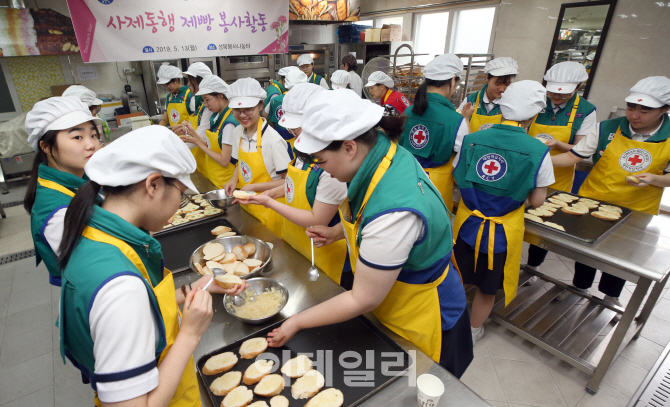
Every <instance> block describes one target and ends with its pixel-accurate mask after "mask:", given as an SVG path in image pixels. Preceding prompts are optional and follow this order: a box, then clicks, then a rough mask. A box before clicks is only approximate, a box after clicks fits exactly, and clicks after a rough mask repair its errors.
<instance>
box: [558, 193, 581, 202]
mask: <svg viewBox="0 0 670 407" xmlns="http://www.w3.org/2000/svg"><path fill="white" fill-rule="evenodd" d="M556 198H558V199H560V200H563V201H565V202H572V201H576V200H578V199H579V197H576V196H574V195H570V194H558V195H557V196H556Z"/></svg>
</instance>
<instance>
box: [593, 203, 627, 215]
mask: <svg viewBox="0 0 670 407" xmlns="http://www.w3.org/2000/svg"><path fill="white" fill-rule="evenodd" d="M598 210H599V211H600V212H611V213H618V214H621V213H623V210H622V209H621V208H619V207H618V206H614V205H600V208H598Z"/></svg>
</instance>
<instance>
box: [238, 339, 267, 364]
mask: <svg viewBox="0 0 670 407" xmlns="http://www.w3.org/2000/svg"><path fill="white" fill-rule="evenodd" d="M267 348H268V340H267V339H265V338H264V337H260V338H252V339H248V340H246V341H244V342H242V346H240V357H241V358H242V359H253V358H255V357H256V356H258V355H260V354H261V353H263V352H265V350H266V349H267Z"/></svg>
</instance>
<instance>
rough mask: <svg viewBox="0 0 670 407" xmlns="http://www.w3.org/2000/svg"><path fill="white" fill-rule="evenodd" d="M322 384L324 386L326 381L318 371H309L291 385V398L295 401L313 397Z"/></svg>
mask: <svg viewBox="0 0 670 407" xmlns="http://www.w3.org/2000/svg"><path fill="white" fill-rule="evenodd" d="M324 384H326V379H325V378H324V377H323V375H322V374H321V373H320V372H319V371H318V370H310V371H309V372H307V373H305V374H304V375H303V376H302V377H301V378H299V379H298V380H296V381H295V383H293V386H291V396H293V398H294V399H296V400H300V399H308V398H310V397H314V395H316V393H318V392H319V391H320V390H321V389H322V388H323V385H324Z"/></svg>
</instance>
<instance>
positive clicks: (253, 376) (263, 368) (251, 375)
mask: <svg viewBox="0 0 670 407" xmlns="http://www.w3.org/2000/svg"><path fill="white" fill-rule="evenodd" d="M274 364H275V362H274V361H272V360H258V361H256V362H254V363H252V364H251V366H249V367H248V368H247V370H246V371H245V372H244V376H242V381H243V382H244V384H246V385H252V384H256V383H258V382H260V381H261V379H263V378H264V377H265V376H267V375H269V374H270V372H271V371H272V366H273V365H274Z"/></svg>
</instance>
